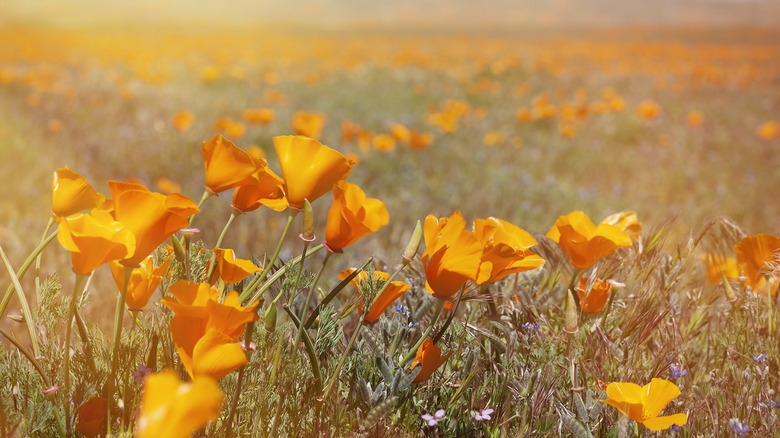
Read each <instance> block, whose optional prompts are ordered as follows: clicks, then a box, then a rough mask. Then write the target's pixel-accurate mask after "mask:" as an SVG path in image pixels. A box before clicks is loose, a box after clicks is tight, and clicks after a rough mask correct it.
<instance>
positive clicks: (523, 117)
mask: <svg viewBox="0 0 780 438" xmlns="http://www.w3.org/2000/svg"><path fill="white" fill-rule="evenodd" d="M515 117H517V120H518V121H519V122H530V121H531V120H533V119H534V116H533V113H532V112H531V110H530V109H528V108H518V109H517V112H516V113H515Z"/></svg>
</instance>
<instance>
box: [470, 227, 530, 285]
mask: <svg viewBox="0 0 780 438" xmlns="http://www.w3.org/2000/svg"><path fill="white" fill-rule="evenodd" d="M474 236H476V238H477V239H478V240H479V242H480V243H481V244H482V259H481V262H480V265H479V273H478V274H477V279H476V282H477V283H478V284H485V283H495V282H497V281H499V280H501V279H502V278H504V277H506V276H507V275H510V274H516V273H518V272H525V271H530V270H531V269H536V268H538V267H540V266H542V265H543V264H544V259H543V258H541V257H540V256H538V255H537V254H535V253H534V252H532V251H529V248H531V247H532V246H534V245H536V244H537V242H536V239H534V238H533V237H531V235H530V234H528V232H526V231H525V230H523V229H521V228H520V227H517V226H516V225H513V224H510V223H509V222H506V221H504V220H501V219H498V218H495V217H489V218H487V219H476V220H475V221H474Z"/></svg>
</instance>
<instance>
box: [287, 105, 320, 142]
mask: <svg viewBox="0 0 780 438" xmlns="http://www.w3.org/2000/svg"><path fill="white" fill-rule="evenodd" d="M324 127H325V115H324V114H322V113H313V112H306V111H296V112H295V113H294V114H293V119H292V130H293V132H294V133H295V134H297V135H303V136H306V137H310V138H320V137H321V136H322V128H324Z"/></svg>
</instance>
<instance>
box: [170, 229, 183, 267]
mask: <svg viewBox="0 0 780 438" xmlns="http://www.w3.org/2000/svg"><path fill="white" fill-rule="evenodd" d="M171 243H172V246H173V254H174V255H175V256H176V260H178V261H179V263H184V248H182V246H181V242H180V241H179V239H177V238H176V236H171Z"/></svg>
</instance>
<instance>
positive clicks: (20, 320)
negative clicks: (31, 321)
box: [8, 315, 24, 324]
mask: <svg viewBox="0 0 780 438" xmlns="http://www.w3.org/2000/svg"><path fill="white" fill-rule="evenodd" d="M8 319H10V320H11V321H13V322H18V323H19V324H22V323H23V322H24V316H22V315H8Z"/></svg>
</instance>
